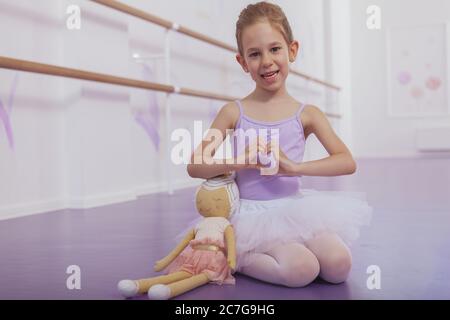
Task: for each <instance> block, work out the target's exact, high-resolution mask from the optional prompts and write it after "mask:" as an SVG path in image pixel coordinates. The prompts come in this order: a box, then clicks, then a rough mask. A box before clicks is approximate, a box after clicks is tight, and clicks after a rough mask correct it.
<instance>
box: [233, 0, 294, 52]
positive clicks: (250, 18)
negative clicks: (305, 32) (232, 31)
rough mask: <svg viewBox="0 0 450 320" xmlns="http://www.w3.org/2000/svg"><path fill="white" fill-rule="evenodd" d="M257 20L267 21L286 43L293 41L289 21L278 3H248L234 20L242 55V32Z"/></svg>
mask: <svg viewBox="0 0 450 320" xmlns="http://www.w3.org/2000/svg"><path fill="white" fill-rule="evenodd" d="M257 22H269V23H270V25H271V26H272V27H274V28H276V29H277V30H278V31H280V32H281V34H282V35H283V37H284V40H285V41H286V43H287V44H288V45H289V44H291V43H292V41H294V36H293V35H292V30H291V26H290V25H289V21H288V19H287V18H286V16H285V14H284V12H283V10H282V9H281V8H280V7H279V6H278V5H276V4H272V3H268V2H265V1H261V2H258V3H255V4H249V5H248V6H247V7H246V8H245V9H244V10H242V11H241V13H240V14H239V18H238V21H237V22H236V41H237V45H238V49H239V54H240V55H241V56H244V52H243V51H244V48H243V46H242V33H243V32H244V29H245V28H246V27H248V26H251V25H253V24H255V23H257Z"/></svg>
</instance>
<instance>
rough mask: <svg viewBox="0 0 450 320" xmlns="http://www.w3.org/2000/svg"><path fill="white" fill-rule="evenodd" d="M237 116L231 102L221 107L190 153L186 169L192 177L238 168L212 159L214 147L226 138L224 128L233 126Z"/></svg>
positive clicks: (210, 175) (202, 176)
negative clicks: (204, 134) (203, 136)
mask: <svg viewBox="0 0 450 320" xmlns="http://www.w3.org/2000/svg"><path fill="white" fill-rule="evenodd" d="M238 117H239V109H237V108H236V106H235V105H234V103H233V102H230V103H227V104H226V105H225V106H223V107H222V109H221V110H220V112H219V113H218V114H217V116H216V118H215V119H214V121H213V123H212V125H211V127H210V129H209V130H208V133H207V135H206V137H205V138H204V139H203V141H202V143H201V144H200V145H199V146H198V147H197V148H196V149H195V150H194V152H193V153H192V156H191V162H190V164H188V166H187V171H188V173H189V175H190V176H191V177H192V178H202V179H208V178H212V177H216V176H218V175H221V174H225V173H229V172H230V171H233V170H238V169H239V168H240V166H238V165H235V164H226V163H220V161H217V160H216V159H213V156H214V154H215V152H216V149H217V148H218V147H219V146H220V144H221V143H222V142H223V140H225V138H226V134H227V132H226V130H227V129H233V128H234V125H235V123H236V121H237V119H238ZM222 162H224V161H222Z"/></svg>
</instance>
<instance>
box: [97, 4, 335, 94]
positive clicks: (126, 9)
mask: <svg viewBox="0 0 450 320" xmlns="http://www.w3.org/2000/svg"><path fill="white" fill-rule="evenodd" d="M92 1H93V2H96V3H98V4H101V5H103V6H106V7H109V8H111V9H114V10H117V11H120V12H122V13H125V14H129V15H131V16H133V17H136V18H139V19H142V20H144V21H147V22H151V23H154V24H156V25H159V26H161V27H163V28H166V29H167V30H174V31H176V32H179V33H182V34H185V35H187V36H189V37H192V38H195V39H197V40H200V41H203V42H206V43H209V44H211V45H213V46H216V47H219V48H222V49H225V50H228V51H231V52H233V53H237V51H238V50H237V48H236V47H233V46H231V45H229V44H227V43H225V42H222V41H219V40H216V39H213V38H211V37H209V36H206V35H204V34H201V33H199V32H197V31H194V30H191V29H189V28H186V27H183V26H181V25H179V24H177V23H174V22H171V21H168V20H165V19H162V18H160V17H157V16H155V15H153V14H150V13H148V12H145V11H143V10H140V9H137V8H134V7H132V6H129V5H126V4H124V3H121V2H119V1H115V0H92ZM290 72H291V73H292V74H294V75H296V76H299V77H302V78H304V79H306V80H308V81H311V82H315V83H318V84H320V85H323V86H325V87H328V88H331V89H333V90H336V91H340V90H341V88H340V87H338V86H336V85H334V84H332V83H329V82H326V81H323V80H320V79H317V78H315V77H312V76H309V75H307V74H305V73H303V72H300V71H297V70H294V69H292V68H291V70H290Z"/></svg>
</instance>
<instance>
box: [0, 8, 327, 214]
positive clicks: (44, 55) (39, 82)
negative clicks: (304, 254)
mask: <svg viewBox="0 0 450 320" xmlns="http://www.w3.org/2000/svg"><path fill="white" fill-rule="evenodd" d="M124 2H125V3H127V4H129V5H132V6H135V7H138V8H140V9H142V10H145V11H148V12H151V13H153V14H156V15H159V16H161V17H163V18H165V19H167V20H171V21H174V22H177V23H179V24H181V25H183V26H186V27H189V28H191V29H193V30H198V31H200V32H203V33H205V34H207V35H209V36H212V37H215V38H218V39H220V40H222V41H224V42H227V43H230V44H232V45H235V38H234V37H235V35H234V32H235V30H234V28H235V22H236V20H237V17H238V13H239V12H240V10H241V9H242V8H243V7H244V6H245V5H246V4H248V3H250V2H253V1H244V2H243V1H237V0H236V1H223V0H216V1H205V0H202V1H200V0H198V1H194V0H189V1H180V0H171V1H156V0H155V1H132V0H128V1H124ZM276 2H277V3H279V4H280V5H281V6H282V8H283V9H284V10H285V12H286V14H287V16H288V18H289V20H290V22H291V24H292V28H293V32H294V35H295V36H296V37H297V38H298V39H300V40H301V41H304V52H302V54H301V55H300V57H299V59H298V60H297V62H296V63H295V67H296V68H298V69H300V70H302V71H304V72H305V73H309V74H311V75H313V76H314V77H317V78H323V77H325V76H326V74H325V73H326V72H325V71H326V70H325V67H324V63H323V61H324V59H325V56H324V42H323V41H322V39H323V33H324V21H323V10H324V9H323V4H322V1H317V0H308V1H301V2H300V1H299V2H297V1H287V0H285V1H276ZM69 4H77V5H79V6H80V7H81V18H82V24H81V30H72V31H70V30H67V28H66V18H67V15H66V8H67V6H68V5H69ZM175 9H176V10H175ZM164 33H165V31H164V30H163V29H162V28H160V27H157V26H155V25H152V24H149V23H146V22H143V21H141V20H139V19H136V18H133V17H130V16H127V15H126V14H122V13H119V12H116V11H114V10H112V9H109V8H106V7H103V6H101V5H98V4H95V3H93V2H90V1H83V0H63V1H54V0H41V1H39V4H37V2H36V1H31V0H18V1H14V2H11V1H7V0H0V41H1V43H2V45H1V46H0V55H2V56H8V57H14V58H20V59H26V60H32V61H38V62H42V63H48V64H56V65H62V66H66V67H72V68H79V69H84V70H91V71H95V72H101V73H107V74H113V75H118V76H123V77H129V78H136V79H143V65H142V64H137V63H136V62H135V61H134V60H133V59H132V58H131V57H132V55H133V54H134V53H139V54H141V55H144V56H146V55H149V54H156V53H162V52H163V46H164ZM171 46H172V61H171V67H172V72H171V75H170V76H171V83H172V84H174V85H177V86H185V87H190V88H197V89H200V90H209V91H213V92H218V93H224V94H228V95H233V96H243V95H245V94H247V93H248V92H249V91H250V90H251V89H252V88H253V84H252V82H251V80H250V79H249V77H248V76H247V75H246V74H244V73H243V72H242V71H241V69H240V67H239V66H238V64H237V63H236V62H235V59H234V54H233V53H231V52H227V51H225V50H222V49H219V48H215V47H212V46H210V45H208V44H204V43H201V42H199V41H197V40H194V39H191V38H188V37H186V36H183V35H180V34H176V33H173V34H172V36H171ZM146 63H147V67H148V68H150V69H151V70H152V72H153V77H154V79H153V80H154V81H157V82H164V80H165V78H164V77H165V73H164V67H163V64H162V61H157V62H155V61H150V60H149V61H147V62H146ZM16 75H17V76H18V78H17V79H18V85H17V90H16V95H15V100H14V106H13V109H12V112H11V114H10V119H11V124H12V129H13V133H14V142H15V146H14V148H11V147H10V146H9V144H8V141H7V139H6V135H5V132H4V128H3V126H1V125H0V219H5V218H10V217H17V216H22V215H27V214H33V213H39V212H46V211H52V210H58V209H63V208H88V207H92V206H98V205H104V204H109V203H114V202H118V201H126V200H132V199H135V198H136V197H137V196H139V195H142V194H145V193H149V192H156V191H164V190H165V189H166V187H167V171H165V168H166V167H165V165H164V163H165V158H164V153H165V151H166V150H167V142H166V141H167V139H166V137H167V135H168V132H171V131H172V130H173V129H175V128H187V129H189V130H190V131H191V132H192V130H193V121H194V120H203V121H204V128H205V129H206V127H207V126H208V125H209V124H210V121H211V119H212V116H213V115H214V112H216V111H217V110H218V108H220V107H221V106H222V105H223V104H224V102H220V101H208V100H207V99H200V98H193V97H186V96H173V97H172V98H171V100H170V102H171V108H172V114H173V120H172V123H171V126H170V130H169V131H167V128H166V123H165V120H164V112H165V108H164V102H165V95H164V94H161V93H155V92H153V93H152V94H153V98H155V99H157V101H158V102H159V113H160V118H159V123H158V130H159V134H160V135H161V143H160V146H159V150H157V149H156V147H155V145H153V143H152V141H151V140H150V139H149V137H148V135H147V134H146V132H145V131H144V130H143V128H142V127H141V126H140V125H139V124H137V122H136V121H135V119H134V115H135V114H136V112H138V111H139V110H141V111H142V110H144V111H145V110H147V111H148V105H149V91H145V90H140V89H132V88H125V87H120V86H113V85H106V84H99V83H94V82H88V81H80V80H74V79H63V78H59V77H52V76H45V75H37V74H31V73H24V72H15V71H11V70H4V69H1V70H0V81H1V83H2V86H1V87H0V98H1V99H2V101H6V100H8V98H7V97H8V95H9V92H10V87H11V84H12V82H13V79H14V77H15V76H16ZM304 85H305V82H304V81H303V80H301V79H300V78H297V79H296V78H295V77H291V78H290V79H289V86H290V91H291V93H292V94H293V95H294V96H296V97H297V98H298V99H299V100H302V101H306V102H316V103H320V101H321V100H322V99H323V98H322V97H321V96H320V95H317V94H315V92H316V91H317V92H319V93H320V90H321V88H315V87H312V86H311V87H310V88H308V90H309V91H308V90H305V88H304ZM308 92H309V93H308ZM192 133H193V132H192ZM173 145H175V143H170V144H169V148H170V147H172V146H173ZM169 172H170V174H171V177H172V180H173V184H174V187H175V188H179V187H184V186H188V185H193V184H197V183H198V181H195V179H191V178H189V177H188V175H187V173H186V171H185V166H184V165H179V166H174V165H172V164H169Z"/></svg>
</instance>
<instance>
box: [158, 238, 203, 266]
mask: <svg viewBox="0 0 450 320" xmlns="http://www.w3.org/2000/svg"><path fill="white" fill-rule="evenodd" d="M194 238H195V231H194V229H192V230H191V231H189V232H188V234H186V236H185V237H184V239H183V240H182V241H181V242H180V243H179V244H178V245H177V246H176V247H175V248H174V249H173V250H172V251H171V252H170V253H169V254H168V255H167V256H165V257H164V258H162V259H161V260H158V261H156V263H155V266H154V270H155V271H161V270H162V269H164V268H165V267H167V266H168V265H169V264H170V263H171V262H172V261H173V260H174V259H175V258H176V257H177V256H178V255H179V254H180V253H181V252H182V251H183V250H184V248H186V247H187V246H188V245H189V242H190V241H191V240H192V239H194Z"/></svg>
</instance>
